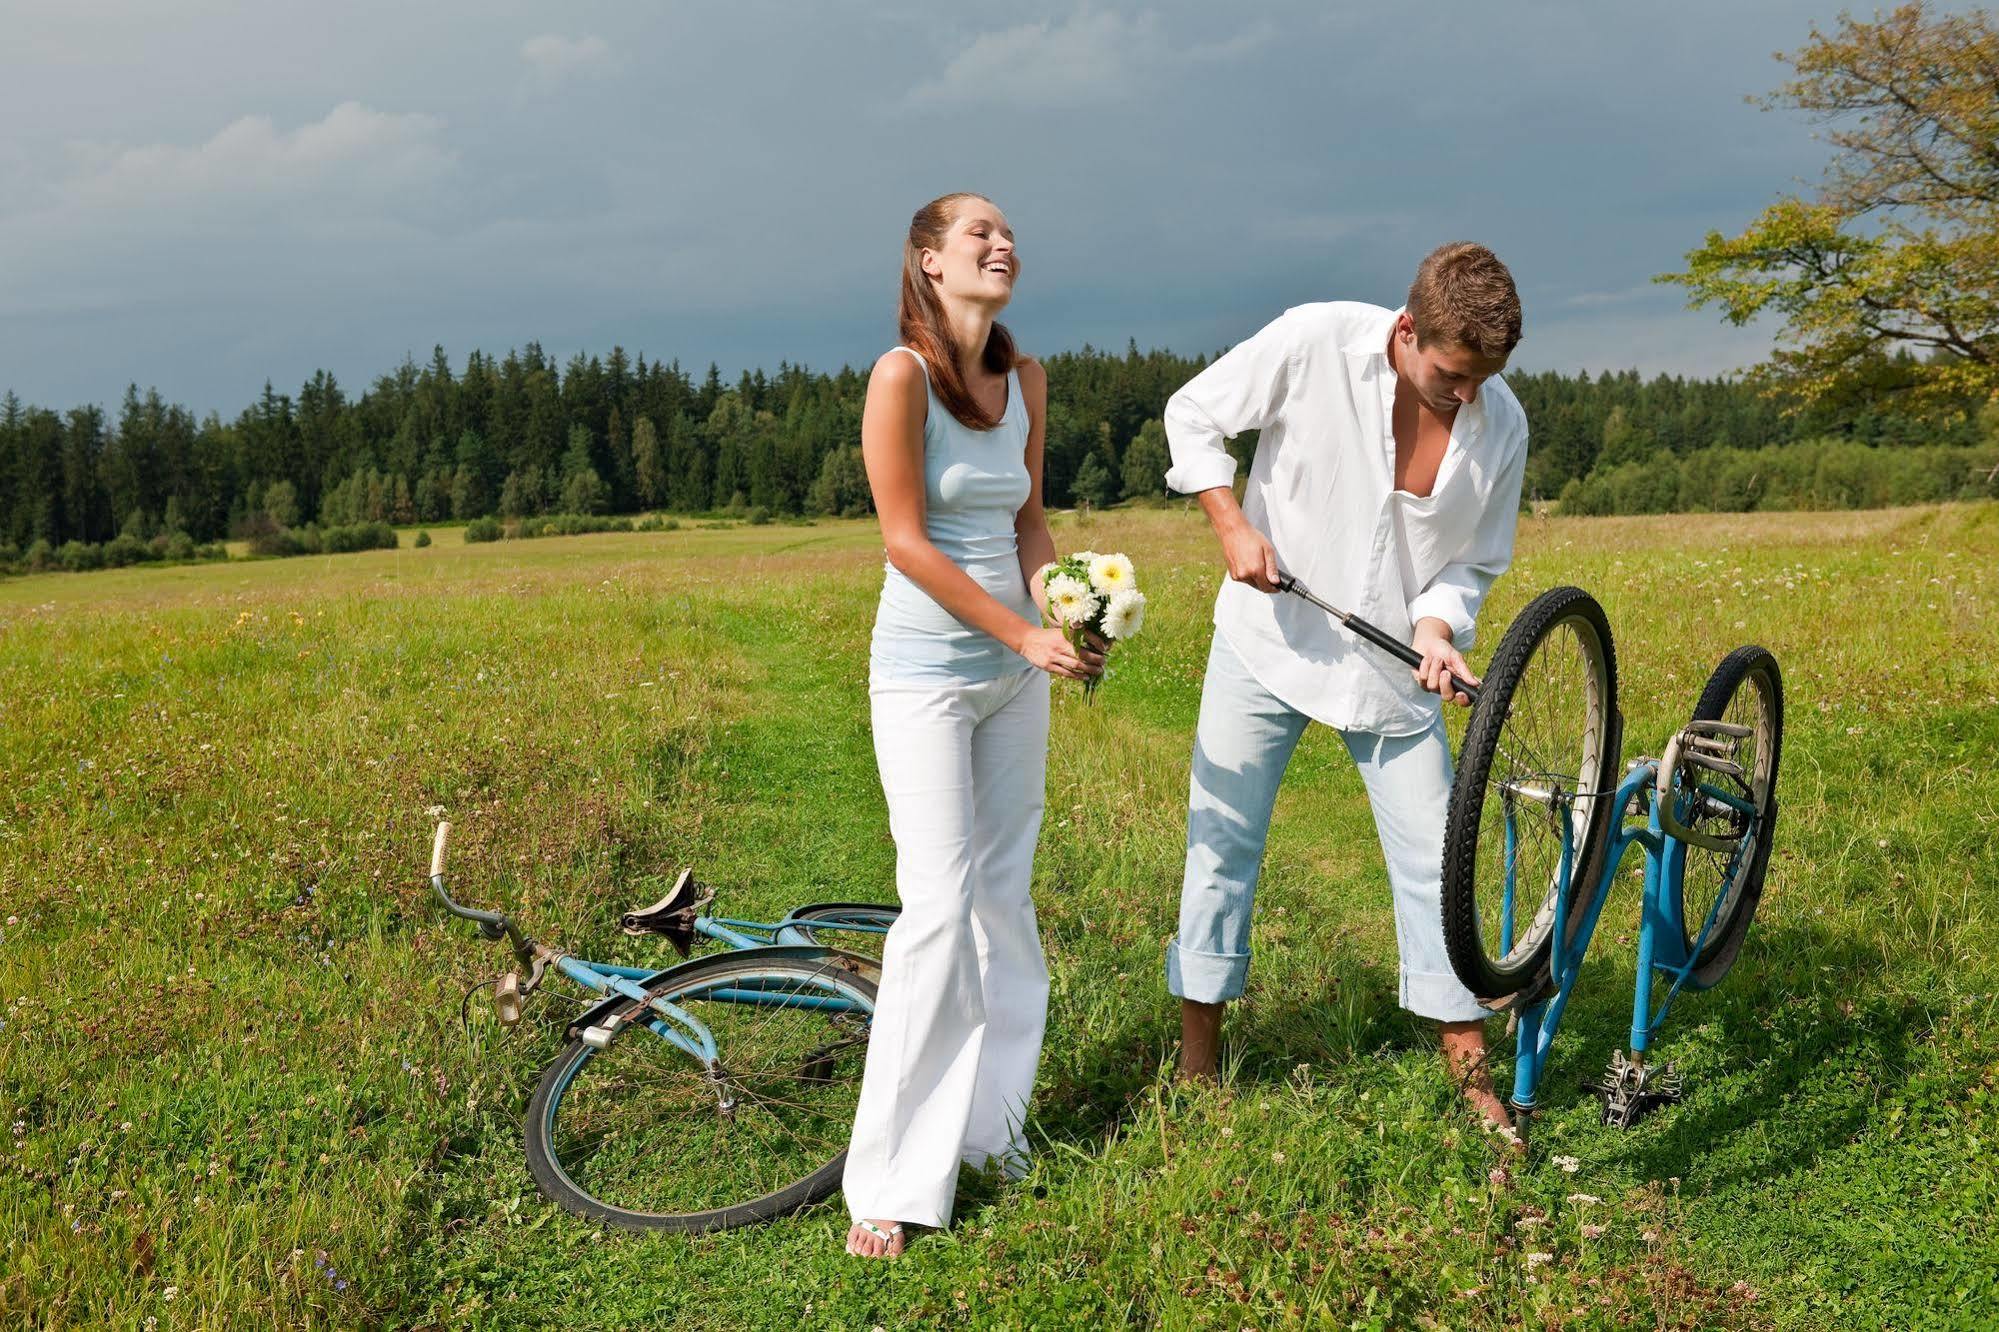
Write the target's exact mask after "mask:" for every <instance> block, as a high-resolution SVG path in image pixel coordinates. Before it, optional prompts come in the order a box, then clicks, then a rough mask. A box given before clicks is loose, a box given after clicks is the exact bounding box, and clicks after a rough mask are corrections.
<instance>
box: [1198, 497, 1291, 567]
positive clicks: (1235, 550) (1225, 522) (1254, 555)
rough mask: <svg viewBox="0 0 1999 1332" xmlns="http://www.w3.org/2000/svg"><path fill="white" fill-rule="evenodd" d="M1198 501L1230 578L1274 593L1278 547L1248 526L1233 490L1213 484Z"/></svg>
mask: <svg viewBox="0 0 1999 1332" xmlns="http://www.w3.org/2000/svg"><path fill="white" fill-rule="evenodd" d="M1200 500H1201V507H1202V508H1203V509H1205V510H1206V511H1207V514H1208V522H1209V523H1211V524H1212V525H1213V526H1214V529H1215V535H1216V536H1217V537H1219V538H1220V539H1221V543H1222V562H1223V563H1224V564H1226V565H1227V566H1228V569H1229V577H1231V578H1233V579H1235V580H1236V581H1237V582H1238V583H1248V584H1249V585H1250V586H1251V587H1253V588H1256V589H1257V590H1258V591H1260V592H1275V591H1276V590H1277V550H1276V548H1275V547H1273V546H1272V545H1271V544H1270V539H1269V538H1268V537H1266V536H1264V535H1263V533H1261V532H1259V531H1257V530H1256V529H1255V528H1254V527H1251V526H1250V525H1249V519H1247V518H1245V517H1243V513H1242V509H1241V508H1240V507H1239V506H1238V505H1237V504H1236V502H1235V492H1234V491H1232V490H1230V489H1229V488H1228V487H1227V486H1216V487H1215V488H1214V489H1212V490H1204V491H1202V492H1201V495H1200Z"/></svg>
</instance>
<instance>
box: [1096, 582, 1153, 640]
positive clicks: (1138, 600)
mask: <svg viewBox="0 0 1999 1332" xmlns="http://www.w3.org/2000/svg"><path fill="white" fill-rule="evenodd" d="M1144 624H1145V593H1143V592H1139V591H1124V592H1113V593H1112V594H1111V604H1110V608H1109V609H1108V610H1106V611H1105V612H1104V637H1105V638H1110V639H1125V638H1130V637H1132V636H1133V635H1134V634H1136V633H1137V632H1138V631H1139V629H1140V628H1142V627H1143V626H1144Z"/></svg>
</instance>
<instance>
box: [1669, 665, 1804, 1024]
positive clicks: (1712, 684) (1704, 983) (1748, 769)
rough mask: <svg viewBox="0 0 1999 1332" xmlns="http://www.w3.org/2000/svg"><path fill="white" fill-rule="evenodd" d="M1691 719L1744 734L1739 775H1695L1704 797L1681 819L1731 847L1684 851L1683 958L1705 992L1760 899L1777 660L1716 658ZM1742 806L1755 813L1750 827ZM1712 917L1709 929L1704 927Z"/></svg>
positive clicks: (1772, 783) (1772, 789)
mask: <svg viewBox="0 0 1999 1332" xmlns="http://www.w3.org/2000/svg"><path fill="white" fill-rule="evenodd" d="M1694 720H1695V721H1725V722H1733V723H1735V724H1736V725H1738V726H1746V727H1748V728H1749V734H1748V735H1746V736H1744V737H1742V739H1741V740H1740V741H1739V742H1738V743H1737V747H1736V750H1735V755H1734V758H1735V762H1736V763H1737V764H1738V765H1740V766H1741V768H1742V774H1743V775H1742V776H1741V777H1740V778H1738V777H1736V776H1734V775H1733V774H1731V773H1723V772H1718V771H1713V770H1708V769H1696V770H1693V771H1696V772H1698V776H1699V784H1700V786H1701V788H1702V789H1703V791H1704V792H1705V793H1706V794H1707V796H1708V797H1709V798H1704V799H1702V800H1699V801H1692V800H1687V801H1685V802H1684V803H1685V804H1686V805H1687V810H1686V813H1685V815H1684V816H1683V817H1682V819H1681V821H1682V822H1683V823H1685V824H1686V825H1687V826H1688V827H1690V828H1693V829H1694V830H1696V831H1698V832H1704V833H1708V834H1710V835H1712V836H1717V837H1722V838H1726V839H1727V840H1728V841H1729V842H1731V843H1732V844H1733V845H1732V847H1731V849H1730V850H1727V851H1710V850H1707V849H1705V848H1703V847H1699V846H1694V845H1692V844H1691V843H1689V844H1686V859H1685V862H1684V864H1683V867H1682V872H1681V875H1680V921H1681V925H1682V927H1683V929H1684V930H1685V933H1686V941H1687V955H1688V956H1689V957H1692V958H1693V959H1694V966H1693V971H1692V973H1691V974H1690V975H1689V976H1688V977H1687V983H1688V984H1689V985H1692V986H1695V987H1696V988H1699V989H1707V988H1708V987H1709V986H1711V985H1713V984H1715V982H1717V981H1719V980H1720V979H1721V978H1722V977H1723V976H1725V975H1727V974H1728V969H1729V968H1730V967H1732V966H1734V965H1735V959H1736V956H1737V955H1738V954H1740V953H1741V951H1742V941H1743V939H1744V938H1745V937H1747V935H1748V934H1749V924H1750V921H1751V920H1752V919H1753V918H1754V917H1755V915H1756V905H1757V903H1758V902H1760V901H1762V899H1763V875H1764V872H1765V870H1766V869H1767V868H1768V866H1769V863H1770V842H1771V836H1772V834H1773V833H1774V832H1775V830H1776V822H1777V761H1778V759H1779V758H1781V757H1782V752H1783V743H1784V677H1783V674H1782V673H1781V672H1780V671H1779V670H1778V669H1777V659H1776V657H1774V656H1772V655H1771V654H1770V652H1769V651H1768V650H1766V649H1764V648H1760V647H1756V646H1754V645H1751V646H1748V647H1739V648H1737V649H1735V651H1733V652H1731V653H1729V654H1728V655H1727V656H1726V657H1724V658H1722V661H1721V664H1720V665H1719V666H1717V667H1715V669H1714V674H1713V675H1711V676H1709V677H1708V682H1707V687H1706V688H1704V689H1702V690H1701V696H1700V701H1699V702H1698V703H1696V704H1695V705H1694ZM1743 805H1747V806H1750V807H1751V808H1753V809H1754V810H1755V818H1754V820H1753V826H1752V820H1751V818H1750V816H1749V815H1748V813H1746V812H1745V811H1744V810H1743V809H1742V808H1741V806H1743ZM1710 915H1712V916H1713V922H1714V923H1713V924H1712V925H1707V922H1708V919H1709V916H1710ZM1704 925H1706V926H1707V937H1706V938H1705V940H1703V939H1702V937H1701V930H1702V927H1703V926H1704ZM1696 948H1698V950H1699V951H1698V952H1696V951H1695V950H1696Z"/></svg>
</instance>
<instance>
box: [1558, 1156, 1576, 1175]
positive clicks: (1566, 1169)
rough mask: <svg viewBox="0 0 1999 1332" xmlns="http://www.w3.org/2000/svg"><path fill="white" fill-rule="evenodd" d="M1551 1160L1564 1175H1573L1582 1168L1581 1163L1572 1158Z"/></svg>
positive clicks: (1561, 1157)
mask: <svg viewBox="0 0 1999 1332" xmlns="http://www.w3.org/2000/svg"><path fill="white" fill-rule="evenodd" d="M1552 1159H1553V1160H1554V1163H1555V1164H1556V1165H1557V1166H1559V1167H1560V1168H1561V1171H1562V1173H1563V1174H1565V1175H1573V1174H1575V1173H1576V1171H1578V1170H1581V1169H1582V1168H1583V1163H1582V1162H1581V1161H1578V1160H1577V1159H1576V1158H1575V1157H1573V1156H1557V1157H1554V1158H1552Z"/></svg>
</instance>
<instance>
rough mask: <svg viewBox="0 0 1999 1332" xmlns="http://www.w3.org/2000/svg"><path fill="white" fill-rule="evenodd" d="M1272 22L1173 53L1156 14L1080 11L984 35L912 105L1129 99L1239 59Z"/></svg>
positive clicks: (916, 92)
mask: <svg viewBox="0 0 1999 1332" xmlns="http://www.w3.org/2000/svg"><path fill="white" fill-rule="evenodd" d="M1270 35H1271V29H1270V28H1269V26H1268V25H1267V24H1259V25H1256V26H1254V27H1251V28H1247V29H1245V30H1243V31H1242V32H1240V33H1237V34H1235V35H1234V36H1232V37H1229V38H1228V39H1226V40H1224V41H1221V42H1215V43H1210V44H1206V45H1201V44H1196V45H1191V46H1185V47H1178V48H1176V47H1174V46H1173V45H1172V44H1171V43H1170V42H1168V40H1167V39H1166V37H1165V35H1164V34H1163V33H1162V32H1161V31H1160V29H1159V24H1158V21H1157V19H1156V18H1155V16H1154V15H1151V14H1139V15H1133V16H1130V17H1126V16H1124V15H1121V14H1113V13H1095V12H1092V11H1090V10H1088V9H1083V10H1080V11H1078V12H1077V13H1076V14H1075V15H1074V16H1073V17H1072V18H1070V19H1069V20H1068V21H1067V22H1065V23H1061V24H1056V25H1051V24H1049V23H1046V22H1042V23H1026V24H1022V25H1021V26H1019V27H1016V28H1007V29H1004V30H1002V31H998V32H988V33H982V34H980V35H979V36H978V37H976V38H974V39H973V41H972V43H971V45H969V46H967V47H966V48H965V49H964V50H962V51H960V52H959V53H958V54H957V55H955V56H953V57H952V58H951V59H950V60H949V61H948V62H946V64H945V66H944V68H943V69H942V70H941V71H940V72H939V73H938V75H937V77H935V78H933V79H929V80H926V81H925V82H923V83H920V84H918V85H917V86H916V87H914V88H912V89H911V90H910V92H909V97H908V100H909V102H910V103H911V104H912V105H918V106H923V105H930V106H937V105H966V104H974V103H981V102H994V103H1006V104H1011V105H1021V106H1031V107H1032V106H1038V107H1051V108H1052V107H1070V106H1081V105H1085V104H1087V103H1092V102H1108V101H1115V100H1118V99H1120V98H1124V97H1128V96H1130V95H1131V94H1133V93H1134V92H1136V91H1137V90H1138V89H1139V88H1141V87H1142V86H1144V85H1145V83H1146V82H1147V81H1148V80H1150V79H1153V78H1156V77H1158V76H1160V75H1163V74H1167V73H1170V72H1171V71H1172V70H1173V69H1175V68H1177V67H1182V66H1186V65H1194V64H1205V63H1213V62H1219V61H1227V60H1234V59H1237V58H1239V57H1241V56H1243V55H1246V54H1248V53H1249V52H1251V51H1253V50H1255V49H1256V48H1257V47H1258V46H1261V45H1262V44H1263V43H1264V42H1265V41H1267V40H1268V39H1269V37H1270Z"/></svg>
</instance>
